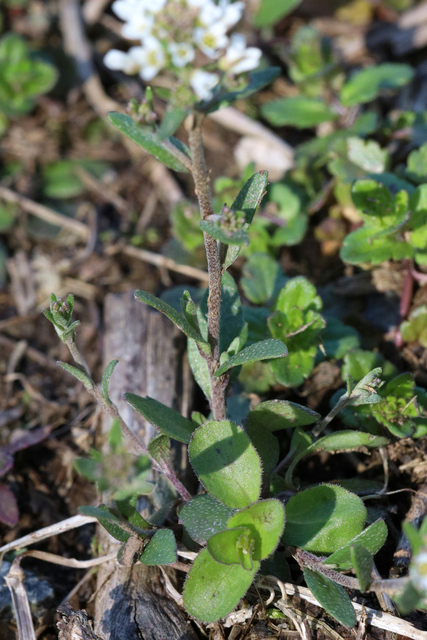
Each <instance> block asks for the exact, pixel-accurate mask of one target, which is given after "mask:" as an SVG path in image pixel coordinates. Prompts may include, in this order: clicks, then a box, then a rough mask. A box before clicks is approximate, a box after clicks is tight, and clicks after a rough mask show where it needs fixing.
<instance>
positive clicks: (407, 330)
mask: <svg viewBox="0 0 427 640" xmlns="http://www.w3.org/2000/svg"><path fill="white" fill-rule="evenodd" d="M400 333H401V335H402V338H403V340H405V342H419V344H420V345H421V346H422V347H426V348H427V305H425V304H423V305H421V306H420V307H418V308H417V309H414V310H413V311H411V313H410V314H409V317H408V319H407V320H404V322H402V324H401V325H400Z"/></svg>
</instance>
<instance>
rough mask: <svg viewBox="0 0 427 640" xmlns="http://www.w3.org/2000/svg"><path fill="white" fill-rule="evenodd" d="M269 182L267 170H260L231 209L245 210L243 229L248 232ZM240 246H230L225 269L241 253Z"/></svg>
mask: <svg viewBox="0 0 427 640" xmlns="http://www.w3.org/2000/svg"><path fill="white" fill-rule="evenodd" d="M267 182H268V173H267V171H259V172H258V173H254V175H253V176H251V177H250V178H249V180H247V181H246V182H245V184H244V185H243V187H242V188H241V190H240V191H239V193H238V195H237V196H236V198H235V200H234V202H233V204H232V205H231V207H230V209H231V210H232V211H243V213H244V214H245V220H246V222H245V224H244V225H243V231H245V232H247V231H248V229H249V226H250V224H251V222H252V220H253V217H254V215H255V213H256V212H257V211H258V209H259V206H260V205H261V202H262V199H263V197H264V194H265V190H266V188H267ZM239 252H240V247H239V246H231V247H229V248H228V251H227V255H226V257H225V261H224V270H226V269H228V267H229V266H230V265H232V264H233V262H234V261H235V259H236V258H237V256H238V255H239Z"/></svg>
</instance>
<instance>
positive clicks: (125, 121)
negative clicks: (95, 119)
mask: <svg viewBox="0 0 427 640" xmlns="http://www.w3.org/2000/svg"><path fill="white" fill-rule="evenodd" d="M108 119H109V121H110V122H111V124H112V125H113V126H114V127H116V129H118V130H119V131H120V132H121V133H123V134H124V135H125V136H127V137H128V138H130V139H131V140H133V142H136V144H137V145H138V146H140V147H142V148H143V149H145V150H146V151H148V153H150V154H151V155H152V156H154V157H155V158H156V159H157V160H159V161H160V162H163V164H165V165H166V166H167V167H169V168H170V169H174V171H180V172H182V173H188V169H186V167H185V166H184V165H183V164H182V162H181V161H180V160H179V159H178V158H177V157H176V156H175V154H174V153H173V152H172V151H170V148H172V149H176V151H177V152H180V153H182V154H183V155H185V156H187V157H188V158H189V157H190V154H189V150H188V149H187V147H185V145H182V143H179V141H178V140H176V139H175V138H172V137H171V138H169V139H168V140H167V141H165V140H162V139H161V138H160V137H159V135H158V134H157V133H154V132H153V131H152V129H151V128H150V127H143V126H141V125H139V124H137V123H136V122H134V120H133V118H132V117H131V116H127V115H124V114H123V113H115V112H111V113H109V114H108ZM166 142H167V143H168V145H169V148H168V146H167V145H166Z"/></svg>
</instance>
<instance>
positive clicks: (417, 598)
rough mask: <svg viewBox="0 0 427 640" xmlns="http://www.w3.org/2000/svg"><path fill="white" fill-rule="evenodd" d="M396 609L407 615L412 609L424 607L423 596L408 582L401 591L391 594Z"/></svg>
mask: <svg viewBox="0 0 427 640" xmlns="http://www.w3.org/2000/svg"><path fill="white" fill-rule="evenodd" d="M393 600H394V601H395V602H396V604H397V606H398V609H399V611H400V613H401V614H402V615H407V614H408V613H410V612H411V611H413V610H414V609H424V608H425V607H424V603H425V596H424V594H423V593H420V591H419V590H418V589H416V588H415V586H414V585H413V584H412V582H409V583H408V584H407V585H406V586H405V588H404V589H403V592H402V593H396V594H395V595H394V596H393Z"/></svg>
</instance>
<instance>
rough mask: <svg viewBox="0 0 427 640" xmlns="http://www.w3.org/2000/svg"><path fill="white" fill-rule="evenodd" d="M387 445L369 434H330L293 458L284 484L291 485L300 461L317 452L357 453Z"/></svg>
mask: <svg viewBox="0 0 427 640" xmlns="http://www.w3.org/2000/svg"><path fill="white" fill-rule="evenodd" d="M387 443H388V440H387V438H383V437H381V436H374V435H372V434H370V433H364V432H363V431H339V432H337V433H331V434H329V435H327V436H324V437H323V438H320V439H319V440H317V441H316V442H313V444H312V445H310V446H309V447H307V449H305V450H304V451H302V452H301V453H299V454H298V455H297V456H295V458H294V459H293V460H292V463H291V464H290V465H289V468H288V470H287V472H286V477H285V479H286V482H288V483H289V484H290V485H291V484H292V476H293V472H294V469H295V467H296V465H297V464H298V462H299V461H300V460H302V459H303V458H305V457H306V456H310V455H313V454H314V453H317V452H318V451H330V452H332V453H340V452H343V451H357V450H358V449H361V448H362V447H366V448H367V449H375V448H377V447H383V446H385V445H386V444H387Z"/></svg>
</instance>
